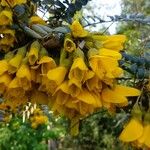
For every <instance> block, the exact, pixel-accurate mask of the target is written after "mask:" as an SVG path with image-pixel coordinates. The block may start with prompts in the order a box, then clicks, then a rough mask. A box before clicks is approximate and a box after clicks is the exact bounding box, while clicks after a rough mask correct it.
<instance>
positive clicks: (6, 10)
mask: <svg viewBox="0 0 150 150" xmlns="http://www.w3.org/2000/svg"><path fill="white" fill-rule="evenodd" d="M26 3H27V0H1V1H0V51H4V52H8V51H9V50H10V49H11V48H13V47H14V46H15V44H16V43H17V42H18V41H17V39H16V34H17V33H16V32H18V30H19V29H18V30H15V28H14V27H15V25H16V24H17V21H18V20H16V17H17V14H16V12H15V11H14V10H15V7H17V6H19V5H23V4H26ZM23 8H24V7H23ZM24 11H25V10H24ZM23 23H24V22H22V21H20V25H21V24H23ZM35 23H36V24H37V23H38V24H45V21H44V20H42V19H41V18H40V17H38V16H36V15H35V14H33V16H31V17H30V18H29V20H28V21H27V24H29V25H32V24H35Z"/></svg>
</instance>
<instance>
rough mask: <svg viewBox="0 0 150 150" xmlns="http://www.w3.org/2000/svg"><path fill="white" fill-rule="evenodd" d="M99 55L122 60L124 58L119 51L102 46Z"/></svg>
mask: <svg viewBox="0 0 150 150" xmlns="http://www.w3.org/2000/svg"><path fill="white" fill-rule="evenodd" d="M99 55H100V56H107V57H112V58H114V59H117V60H120V59H121V58H122V55H121V54H120V53H119V52H117V51H112V50H110V49H106V48H100V49H99Z"/></svg>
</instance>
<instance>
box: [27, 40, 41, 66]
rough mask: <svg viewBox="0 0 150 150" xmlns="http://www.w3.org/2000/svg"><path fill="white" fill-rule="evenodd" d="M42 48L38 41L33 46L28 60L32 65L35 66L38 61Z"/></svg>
mask: <svg viewBox="0 0 150 150" xmlns="http://www.w3.org/2000/svg"><path fill="white" fill-rule="evenodd" d="M40 47H41V45H40V43H39V42H38V41H34V42H33V43H32V44H31V46H30V50H29V53H28V59H29V63H30V65H34V64H35V62H36V61H37V60H38V58H39V50H40Z"/></svg>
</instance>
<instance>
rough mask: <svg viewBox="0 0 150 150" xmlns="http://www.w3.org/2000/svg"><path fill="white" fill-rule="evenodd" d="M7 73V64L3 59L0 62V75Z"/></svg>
mask: <svg viewBox="0 0 150 150" xmlns="http://www.w3.org/2000/svg"><path fill="white" fill-rule="evenodd" d="M6 71H8V63H7V61H6V60H5V59H3V60H0V75H2V74H3V73H5V72H6Z"/></svg>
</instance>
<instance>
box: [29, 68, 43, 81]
mask: <svg viewBox="0 0 150 150" xmlns="http://www.w3.org/2000/svg"><path fill="white" fill-rule="evenodd" d="M30 72H31V80H32V81H33V82H35V83H41V82H42V75H41V70H40V68H37V69H32V68H31V69H30Z"/></svg>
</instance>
